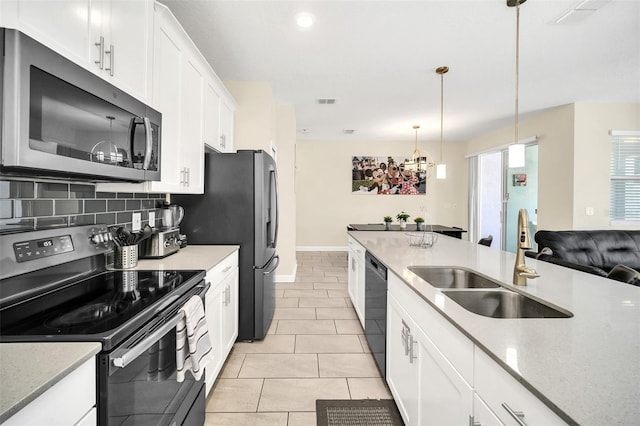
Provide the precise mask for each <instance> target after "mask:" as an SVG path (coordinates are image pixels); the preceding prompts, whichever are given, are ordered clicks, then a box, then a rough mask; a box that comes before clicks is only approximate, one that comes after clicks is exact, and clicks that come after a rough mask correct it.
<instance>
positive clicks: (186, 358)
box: [176, 296, 213, 382]
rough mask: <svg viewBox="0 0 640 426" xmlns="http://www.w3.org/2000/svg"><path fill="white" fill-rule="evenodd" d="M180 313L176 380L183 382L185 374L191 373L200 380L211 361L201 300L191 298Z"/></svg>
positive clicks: (177, 334) (210, 348)
mask: <svg viewBox="0 0 640 426" xmlns="http://www.w3.org/2000/svg"><path fill="white" fill-rule="evenodd" d="M180 311H182V312H184V317H183V318H182V319H181V320H180V322H178V325H177V326H176V351H177V352H176V367H177V374H176V379H177V381H178V382H182V381H184V376H185V374H186V372H187V371H191V373H192V374H193V376H194V377H195V378H196V380H200V378H201V377H202V375H203V373H204V368H205V366H206V365H207V363H209V361H211V360H212V359H213V349H212V347H211V341H210V340H209V332H208V330H207V321H206V319H205V316H204V306H203V304H202V299H200V297H199V296H193V297H191V298H190V299H189V300H188V301H187V303H185V304H184V306H183V307H182V308H180Z"/></svg>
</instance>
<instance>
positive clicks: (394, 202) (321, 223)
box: [296, 137, 468, 249]
mask: <svg viewBox="0 0 640 426" xmlns="http://www.w3.org/2000/svg"><path fill="white" fill-rule="evenodd" d="M407 139H408V140H407V141H404V142H395V143H388V142H386V143H381V142H370V141H348V142H345V141H298V142H297V154H296V163H297V165H296V200H297V201H296V205H297V214H298V218H297V245H298V247H299V248H303V249H305V248H320V249H322V248H338V249H339V248H346V246H347V234H346V227H347V225H348V224H350V223H382V218H383V217H384V216H387V215H388V216H392V217H393V218H394V221H395V216H396V214H397V213H399V212H400V211H401V210H404V211H406V212H407V213H409V214H410V215H411V218H410V219H409V222H410V223H413V218H415V217H416V216H422V214H421V206H424V207H425V208H426V210H427V214H428V215H429V217H430V218H431V221H432V222H433V223H437V224H441V225H448V226H461V227H466V223H467V169H468V167H467V160H466V159H465V158H464V153H465V151H464V149H465V144H463V143H459V142H448V143H445V148H444V161H445V163H446V164H447V175H448V178H447V179H446V180H436V179H435V177H432V178H430V179H428V180H427V191H426V192H427V193H426V194H425V195H414V196H412V195H404V196H400V195H396V196H390V195H387V196H383V195H361V194H352V193H351V177H352V173H351V158H352V157H353V156H354V155H355V156H361V155H372V156H385V155H394V156H395V155H400V156H403V155H404V156H410V155H411V153H412V152H413V149H414V141H413V140H411V139H412V138H410V137H408V138H407ZM419 149H420V150H421V151H423V152H428V153H431V154H436V155H438V154H439V143H426V144H425V143H424V142H421V143H419Z"/></svg>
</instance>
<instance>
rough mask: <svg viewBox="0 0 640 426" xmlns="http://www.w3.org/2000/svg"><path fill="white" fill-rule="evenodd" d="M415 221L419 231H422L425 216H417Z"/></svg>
mask: <svg viewBox="0 0 640 426" xmlns="http://www.w3.org/2000/svg"><path fill="white" fill-rule="evenodd" d="M413 221H414V222H415V223H416V229H417V230H418V231H422V230H423V229H424V218H422V217H416V218H415V219H413Z"/></svg>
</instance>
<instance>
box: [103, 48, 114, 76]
mask: <svg viewBox="0 0 640 426" xmlns="http://www.w3.org/2000/svg"><path fill="white" fill-rule="evenodd" d="M104 54H105V55H109V68H105V71H109V75H110V76H111V77H113V57H114V55H115V50H114V47H113V44H110V45H109V50H105V51H104Z"/></svg>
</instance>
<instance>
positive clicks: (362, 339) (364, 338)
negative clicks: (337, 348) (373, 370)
mask: <svg viewBox="0 0 640 426" xmlns="http://www.w3.org/2000/svg"><path fill="white" fill-rule="evenodd" d="M358 338H359V339H360V343H361V344H362V350H363V351H364V352H365V353H371V348H370V347H369V342H367V336H365V335H364V334H361V335H359V336H358Z"/></svg>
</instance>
